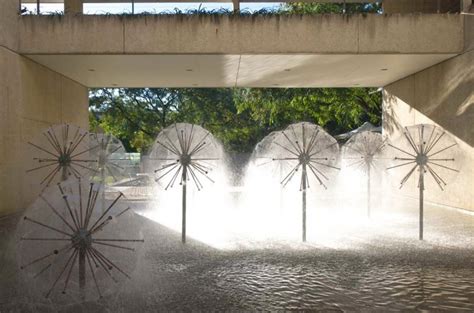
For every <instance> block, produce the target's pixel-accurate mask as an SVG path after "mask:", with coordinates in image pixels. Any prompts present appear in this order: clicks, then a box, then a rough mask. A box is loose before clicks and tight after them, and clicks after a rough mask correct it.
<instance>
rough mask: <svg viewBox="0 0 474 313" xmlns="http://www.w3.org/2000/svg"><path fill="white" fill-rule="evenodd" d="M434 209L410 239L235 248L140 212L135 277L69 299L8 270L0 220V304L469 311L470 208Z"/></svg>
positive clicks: (473, 257) (6, 307) (473, 289)
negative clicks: (420, 236)
mask: <svg viewBox="0 0 474 313" xmlns="http://www.w3.org/2000/svg"><path fill="white" fill-rule="evenodd" d="M440 212H441V213H439V214H438V215H436V217H435V220H436V221H438V222H435V220H432V222H433V223H432V225H431V226H430V227H431V228H430V227H428V228H427V232H431V234H432V235H431V237H430V236H427V238H428V239H427V240H426V241H424V242H418V240H416V239H410V237H412V234H415V235H416V231H414V232H407V235H406V236H404V235H395V234H396V232H395V230H393V229H392V232H390V230H387V231H386V232H384V233H388V235H386V236H383V235H376V236H370V237H364V236H362V235H361V237H354V238H341V239H340V241H341V244H340V245H324V244H317V243H309V244H301V243H298V242H281V241H280V242H265V243H255V244H253V245H247V246H245V245H243V246H242V247H240V248H236V247H234V248H232V249H216V248H213V247H211V246H209V245H207V244H205V243H202V242H197V241H193V240H190V241H189V243H188V244H187V245H186V246H182V245H181V244H180V235H179V233H176V232H174V231H172V230H170V229H168V228H165V227H163V226H162V225H160V224H157V223H155V222H152V221H150V220H148V219H145V218H143V225H144V235H145V236H146V238H148V240H147V242H146V243H145V247H144V251H143V255H142V257H141V258H140V262H139V264H138V266H137V268H136V271H135V273H134V276H133V279H132V280H131V281H130V282H128V283H126V284H125V285H123V286H122V287H121V288H120V289H119V290H118V291H115V292H112V293H109V294H108V295H106V296H105V298H104V299H102V300H94V301H89V302H87V303H86V304H82V305H79V304H74V305H70V306H57V305H55V304H54V302H45V301H43V300H32V299H31V295H30V294H29V293H27V292H26V291H25V290H27V288H26V287H25V286H24V285H22V284H21V282H20V280H19V279H18V275H16V274H15V264H14V259H13V258H12V257H11V253H10V252H11V251H12V250H14V242H13V241H12V238H10V236H9V235H8V234H10V232H11V226H8V223H6V222H4V225H3V226H2V231H3V235H2V236H3V238H4V239H3V241H2V242H1V244H2V246H1V248H2V252H3V254H2V257H3V261H4V262H2V264H3V263H4V264H6V265H5V266H3V267H2V272H1V278H2V280H1V286H0V287H1V288H2V289H1V290H2V292H1V293H0V311H1V312H9V311H32V312H33V311H38V310H43V311H71V312H94V311H95V312H99V311H114V312H133V311H135V312H138V311H140V312H156V311H254V310H271V311H275V310H298V309H302V310H304V309H308V310H309V309H311V310H321V311H334V312H340V311H347V312H390V311H426V312H430V311H438V312H439V311H440V312H443V311H445V312H457V311H459V312H462V311H466V312H472V311H474V253H473V252H474V249H473V245H472V239H471V234H473V233H474V232H473V227H474V223H473V219H474V217H473V216H470V215H466V214H459V213H456V212H451V211H450V212H448V213H446V212H444V211H440ZM443 212H444V213H443ZM432 216H434V215H432ZM453 216H456V217H455V218H454V217H453ZM9 229H10V231H8V230H9ZM415 230H416V229H415ZM402 233H403V232H402ZM433 234H435V235H433ZM415 238H416V237H415ZM337 240H339V239H337ZM337 240H336V241H337ZM342 241H343V242H342ZM9 251H10V252H9Z"/></svg>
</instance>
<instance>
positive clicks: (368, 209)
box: [367, 164, 371, 219]
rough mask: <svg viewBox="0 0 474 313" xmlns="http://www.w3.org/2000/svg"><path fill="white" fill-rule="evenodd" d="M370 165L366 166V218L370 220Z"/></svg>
mask: <svg viewBox="0 0 474 313" xmlns="http://www.w3.org/2000/svg"><path fill="white" fill-rule="evenodd" d="M370 211H371V207H370V164H367V218H369V219H370V213H371V212H370Z"/></svg>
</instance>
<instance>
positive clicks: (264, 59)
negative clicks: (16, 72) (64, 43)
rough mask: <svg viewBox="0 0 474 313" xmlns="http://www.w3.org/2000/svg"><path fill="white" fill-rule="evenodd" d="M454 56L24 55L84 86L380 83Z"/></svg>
mask: <svg viewBox="0 0 474 313" xmlns="http://www.w3.org/2000/svg"><path fill="white" fill-rule="evenodd" d="M453 56H454V54H389V55H383V54H377V55H334V54H332V55H329V54H328V55H301V54H299V55H295V54H293V55H282V54H278V55H27V57H29V58H31V59H32V60H34V61H36V62H38V63H40V64H43V65H45V66H46V67H49V68H51V69H52V70H54V71H56V72H58V73H61V74H63V75H64V76H66V77H69V78H71V79H73V80H75V81H77V82H79V83H81V84H83V85H85V86H87V87H354V86H360V87H380V86H385V85H388V84H389V83H391V82H394V81H397V80H399V79H401V78H403V77H406V76H408V75H411V74H413V73H416V72H418V71H420V70H423V69H425V68H427V67H430V66H432V65H434V64H437V63H439V62H442V61H444V60H446V59H448V58H450V57H453Z"/></svg>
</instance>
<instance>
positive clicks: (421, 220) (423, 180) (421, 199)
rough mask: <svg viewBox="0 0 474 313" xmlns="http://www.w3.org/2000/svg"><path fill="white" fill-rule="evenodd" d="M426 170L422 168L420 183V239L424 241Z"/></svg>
mask: <svg viewBox="0 0 474 313" xmlns="http://www.w3.org/2000/svg"><path fill="white" fill-rule="evenodd" d="M423 174H424V168H423V166H420V181H419V189H420V234H419V239H420V240H423V192H424V191H425V178H424V175H423Z"/></svg>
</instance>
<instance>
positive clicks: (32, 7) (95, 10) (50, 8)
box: [23, 2, 280, 14]
mask: <svg viewBox="0 0 474 313" xmlns="http://www.w3.org/2000/svg"><path fill="white" fill-rule="evenodd" d="M199 6H201V9H205V10H207V11H211V10H218V9H227V10H232V3H230V2H222V3H135V13H143V12H151V13H162V12H170V11H174V10H175V8H177V9H179V10H181V11H186V10H196V9H198V8H199ZM279 6H280V3H279V2H274V3H268V2H267V3H241V4H240V9H241V10H245V11H258V10H260V9H267V10H271V9H277V8H278V7H279ZM23 7H26V8H27V9H28V10H29V11H32V12H36V4H24V5H23ZM63 8H64V7H63V4H62V3H60V4H54V3H48V4H46V3H45V4H41V6H40V12H41V13H42V14H47V13H48V12H62V11H63ZM131 11H132V5H131V3H85V4H84V14H107V13H108V14H122V13H131Z"/></svg>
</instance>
